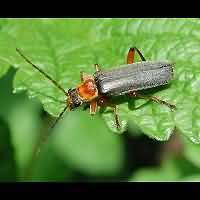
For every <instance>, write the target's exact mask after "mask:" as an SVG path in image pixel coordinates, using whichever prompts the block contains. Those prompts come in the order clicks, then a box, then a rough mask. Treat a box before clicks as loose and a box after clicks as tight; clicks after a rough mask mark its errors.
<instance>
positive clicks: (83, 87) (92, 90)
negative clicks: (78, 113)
mask: <svg viewBox="0 0 200 200" xmlns="http://www.w3.org/2000/svg"><path fill="white" fill-rule="evenodd" d="M68 95H69V98H68V99H67V105H68V106H69V108H70V110H72V109H74V108H76V107H79V106H80V105H81V104H82V103H84V102H90V101H92V100H93V99H95V98H96V97H97V96H98V89H97V86H96V84H95V81H94V80H93V79H87V80H84V81H83V82H82V83H81V84H80V85H79V86H78V87H76V88H72V89H69V90H68Z"/></svg>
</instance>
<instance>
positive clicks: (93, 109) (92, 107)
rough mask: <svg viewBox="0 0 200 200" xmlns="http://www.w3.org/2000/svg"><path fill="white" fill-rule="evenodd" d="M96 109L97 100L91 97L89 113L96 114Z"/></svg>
mask: <svg viewBox="0 0 200 200" xmlns="http://www.w3.org/2000/svg"><path fill="white" fill-rule="evenodd" d="M96 111H97V100H96V99H93V100H92V101H91V102H90V114H91V115H95V114H96Z"/></svg>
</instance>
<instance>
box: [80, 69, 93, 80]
mask: <svg viewBox="0 0 200 200" xmlns="http://www.w3.org/2000/svg"><path fill="white" fill-rule="evenodd" d="M80 78H81V82H84V81H85V80H87V79H93V76H92V75H90V74H87V73H85V72H83V71H81V72H80Z"/></svg>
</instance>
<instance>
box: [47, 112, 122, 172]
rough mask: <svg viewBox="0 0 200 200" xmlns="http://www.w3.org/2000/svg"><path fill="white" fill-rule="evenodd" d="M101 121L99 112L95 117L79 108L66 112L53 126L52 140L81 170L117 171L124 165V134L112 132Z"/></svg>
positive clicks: (62, 156)
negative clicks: (122, 135) (122, 136)
mask: <svg viewBox="0 0 200 200" xmlns="http://www.w3.org/2000/svg"><path fill="white" fill-rule="evenodd" d="M94 120H95V121H97V122H95V123H94ZM101 121H102V120H101V118H100V116H99V114H97V115H96V116H93V117H92V116H90V115H88V113H86V112H84V111H81V110H79V109H78V110H76V111H73V112H70V113H67V114H66V115H65V117H64V118H63V119H62V120H61V121H60V122H59V123H58V124H57V126H56V127H55V128H54V129H53V132H52V133H51V134H52V138H51V140H52V141H53V143H54V147H55V151H56V152H57V154H58V155H60V157H61V158H62V160H64V161H65V162H66V163H68V164H69V165H70V166H72V167H73V168H75V169H78V170H79V171H80V172H82V173H85V174H88V175H96V176H99V175H104V176H110V175H116V174H118V173H119V172H120V171H121V169H122V166H123V162H124V146H123V143H122V140H121V136H120V135H114V134H111V133H110V131H109V130H108V129H107V127H106V126H105V125H104V124H103V123H101Z"/></svg>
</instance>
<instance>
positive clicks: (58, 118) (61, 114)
mask: <svg viewBox="0 0 200 200" xmlns="http://www.w3.org/2000/svg"><path fill="white" fill-rule="evenodd" d="M67 108H68V105H67V106H65V108H64V109H63V111H62V112H61V113H60V114H59V116H58V117H57V119H56V121H55V122H54V123H53V125H52V126H51V129H53V128H54V127H55V125H56V124H57V122H58V121H59V120H60V118H61V117H62V116H63V114H64V113H65V111H66V110H67Z"/></svg>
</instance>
